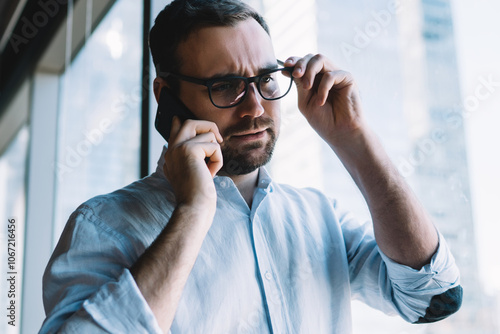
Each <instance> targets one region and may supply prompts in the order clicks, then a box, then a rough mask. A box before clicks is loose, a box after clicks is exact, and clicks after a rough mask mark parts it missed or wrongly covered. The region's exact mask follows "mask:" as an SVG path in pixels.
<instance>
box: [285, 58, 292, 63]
mask: <svg viewBox="0 0 500 334" xmlns="http://www.w3.org/2000/svg"><path fill="white" fill-rule="evenodd" d="M291 63H293V59H291V58H290V59H287V60H286V61H285V64H291Z"/></svg>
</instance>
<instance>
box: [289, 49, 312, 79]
mask: <svg viewBox="0 0 500 334" xmlns="http://www.w3.org/2000/svg"><path fill="white" fill-rule="evenodd" d="M312 57H313V55H312V54H308V55H306V56H304V57H302V58H300V59H298V60H297V61H296V62H295V69H294V70H293V77H294V78H297V79H298V78H302V76H303V75H304V73H305V71H306V68H307V63H308V62H309V60H310V59H311V58H312Z"/></svg>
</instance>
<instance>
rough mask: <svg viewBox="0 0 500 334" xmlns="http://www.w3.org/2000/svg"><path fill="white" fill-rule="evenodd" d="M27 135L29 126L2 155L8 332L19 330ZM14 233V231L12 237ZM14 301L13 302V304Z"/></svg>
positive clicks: (1, 283) (0, 283)
mask: <svg viewBox="0 0 500 334" xmlns="http://www.w3.org/2000/svg"><path fill="white" fill-rule="evenodd" d="M28 137H29V136H28V128H27V127H26V126H23V127H22V128H21V130H19V132H18V133H17V135H16V136H15V138H14V139H13V140H12V142H11V143H10V145H9V146H8V147H7V150H6V151H5V152H4V153H3V154H2V156H1V157H0V199H1V200H0V217H2V219H4V221H3V222H2V229H1V230H0V241H1V242H0V244H2V246H5V248H7V249H3V250H2V252H1V256H0V265H1V267H2V268H4V272H5V274H6V276H7V277H6V278H5V279H2V280H0V291H2V293H4V292H5V293H6V295H5V296H3V297H4V298H2V302H1V307H2V309H3V310H8V311H7V314H6V316H7V321H2V322H1V323H0V329H2V330H1V332H2V333H6V334H14V333H19V332H18V330H19V325H20V317H19V315H20V313H21V293H22V291H21V288H22V283H21V278H22V277H23V276H22V273H23V270H22V268H23V253H24V252H23V251H24V224H25V211H26V209H25V208H26V194H25V191H24V189H25V182H24V180H25V177H26V153H27V150H28ZM12 225H13V227H12ZM8 226H9V228H8ZM9 230H11V231H9ZM11 234H14V237H13V238H12V235H11ZM12 252H14V254H12ZM9 253H10V254H9ZM11 254H12V255H11ZM12 286H14V288H12ZM12 302H14V304H11V303H12ZM12 305H14V314H13V315H14V317H13V318H10V317H9V316H10V315H11V313H10V310H9V308H12ZM4 320H5V319H4ZM12 321H13V322H12ZM9 322H12V323H11V324H9ZM13 325H14V326H13Z"/></svg>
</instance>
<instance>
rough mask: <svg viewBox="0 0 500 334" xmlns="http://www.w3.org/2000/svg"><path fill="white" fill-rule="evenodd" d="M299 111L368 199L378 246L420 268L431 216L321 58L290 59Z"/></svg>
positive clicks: (345, 81)
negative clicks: (297, 95)
mask: <svg viewBox="0 0 500 334" xmlns="http://www.w3.org/2000/svg"><path fill="white" fill-rule="evenodd" d="M285 65H286V66H295V70H294V72H293V76H294V78H295V82H296V84H297V89H298V93H299V109H300V111H301V112H302V113H303V114H304V116H305V117H306V119H307V120H308V122H309V123H310V124H311V126H312V127H313V128H314V129H315V130H316V131H317V132H318V134H319V135H320V136H321V137H322V138H323V139H324V140H325V141H326V142H327V143H328V144H329V146H330V147H331V148H332V149H333V151H334V152H335V153H336V154H337V156H338V157H339V158H340V160H341V161H342V163H343V164H344V166H345V167H346V169H347V170H348V172H349V173H350V175H351V176H352V178H353V179H354V181H355V182H356V184H357V186H358V187H359V189H360V190H361V192H362V194H363V196H364V198H365V200H366V201H367V204H368V207H369V209H370V213H371V216H372V219H373V226H374V231H375V237H376V241H377V244H378V246H379V248H380V249H381V250H382V252H383V253H385V254H386V255H387V256H388V257H389V258H391V259H392V260H394V261H396V262H398V263H401V264H404V265H407V266H410V267H413V268H417V269H418V268H421V267H422V266H423V265H425V264H426V263H428V262H429V261H430V259H431V257H432V255H433V254H434V253H435V251H436V249H437V247H438V235H437V232H436V229H435V227H434V226H433V224H432V222H431V220H430V219H429V216H428V215H427V213H426V212H425V210H424V209H423V208H422V206H421V204H420V203H419V202H418V200H417V199H416V198H415V196H414V194H413V193H412V191H411V190H410V188H409V187H408V185H407V184H406V182H405V181H404V179H403V178H402V177H401V176H400V174H399V173H398V171H397V169H396V168H395V167H394V165H393V164H392V162H391V161H390V160H389V157H388V156H387V153H386V152H385V151H384V149H383V148H382V146H381V144H380V142H379V140H378V139H377V137H376V136H375V135H374V133H373V132H372V131H371V129H370V128H369V127H368V125H367V124H366V122H365V120H364V117H363V113H362V107H361V104H360V99H359V95H358V91H357V87H356V84H355V82H354V80H353V78H352V77H351V75H350V74H349V73H347V72H344V71H341V70H340V69H338V68H336V67H335V65H333V64H332V63H330V61H329V60H327V59H326V58H324V57H323V56H321V55H316V56H312V55H308V56H306V57H304V58H297V57H292V58H289V60H288V61H287V62H286V63H285Z"/></svg>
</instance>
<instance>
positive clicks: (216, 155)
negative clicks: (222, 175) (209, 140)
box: [206, 145, 223, 177]
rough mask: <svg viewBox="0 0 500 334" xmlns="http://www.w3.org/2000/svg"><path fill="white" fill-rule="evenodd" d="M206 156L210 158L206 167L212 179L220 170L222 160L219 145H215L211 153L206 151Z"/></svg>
mask: <svg viewBox="0 0 500 334" xmlns="http://www.w3.org/2000/svg"><path fill="white" fill-rule="evenodd" d="M206 154H207V156H208V157H209V158H210V159H209V160H208V162H207V167H208V169H209V170H210V174H212V177H215V175H216V174H217V172H218V171H219V170H220V169H221V168H222V165H223V158H222V151H221V148H220V145H217V146H216V147H215V149H214V150H213V151H210V150H207V151H206Z"/></svg>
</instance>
